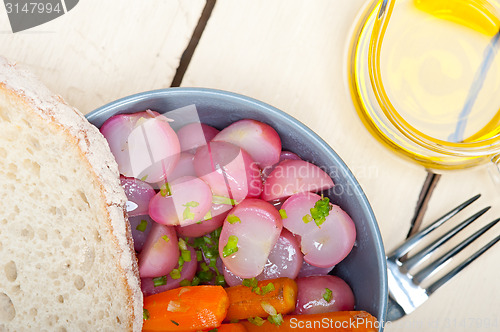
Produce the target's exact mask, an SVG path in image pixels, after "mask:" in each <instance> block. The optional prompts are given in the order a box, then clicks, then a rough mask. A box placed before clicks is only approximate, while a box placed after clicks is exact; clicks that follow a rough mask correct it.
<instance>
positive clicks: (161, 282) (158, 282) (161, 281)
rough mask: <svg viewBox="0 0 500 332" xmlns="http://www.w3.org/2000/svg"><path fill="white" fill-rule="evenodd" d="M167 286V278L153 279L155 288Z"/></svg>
mask: <svg viewBox="0 0 500 332" xmlns="http://www.w3.org/2000/svg"><path fill="white" fill-rule="evenodd" d="M166 284H167V276H161V277H157V278H153V285H154V286H155V287H158V286H163V285H166Z"/></svg>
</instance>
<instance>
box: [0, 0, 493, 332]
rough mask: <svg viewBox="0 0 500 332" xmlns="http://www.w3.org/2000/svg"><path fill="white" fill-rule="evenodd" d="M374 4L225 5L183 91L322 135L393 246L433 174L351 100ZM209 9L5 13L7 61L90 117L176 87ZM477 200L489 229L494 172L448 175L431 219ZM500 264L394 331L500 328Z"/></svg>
mask: <svg viewBox="0 0 500 332" xmlns="http://www.w3.org/2000/svg"><path fill="white" fill-rule="evenodd" d="M366 1H367V0H314V1H305V0H275V1H265V0H246V1H243V0H217V2H216V4H215V7H214V8H213V11H212V12H211V15H210V17H209V20H208V23H207V25H206V27H205V28H204V30H203V34H202V36H201V38H200V40H199V43H198V45H197V47H196V48H195V51H194V55H193V57H192V59H191V61H190V62H189V65H188V66H187V70H186V72H185V75H184V76H183V79H182V83H181V85H182V86H202V87H210V88H217V89H223V90H229V91H233V92H237V93H242V94H245V95H248V96H251V97H254V98H257V99H260V100H262V101H264V102H267V103H269V104H271V105H273V106H276V107H277V108H279V109H281V110H283V111H285V112H287V113H289V114H291V115H292V116H294V117H296V118H297V119H299V120H300V121H302V122H303V123H305V124H306V125H307V126H309V127H310V128H311V129H313V130H314V131H315V132H317V133H318V134H319V135H320V136H321V137H322V138H323V139H324V140H325V141H327V142H328V143H329V144H330V145H331V146H332V147H333V148H334V150H335V151H336V152H337V153H338V154H339V155H340V156H341V157H342V158H343V159H344V161H345V162H346V163H347V165H348V166H349V167H350V168H351V170H352V171H353V173H354V174H355V176H356V177H357V179H358V181H359V182H360V184H361V186H362V188H363V190H364V191H365V193H366V194H367V196H368V199H369V200H370V203H371V205H372V207H373V210H374V212H375V214H376V216H377V219H378V222H379V226H380V229H381V232H382V237H383V240H384V243H385V247H386V250H390V249H391V248H393V247H395V246H396V245H397V244H398V243H399V242H400V241H402V240H403V239H404V238H405V237H406V234H407V233H408V230H409V227H410V221H411V219H412V217H413V216H414V213H415V208H416V204H417V201H418V198H419V194H420V191H421V189H422V185H423V183H424V181H425V178H426V175H427V172H426V171H425V170H424V169H423V168H421V167H419V166H417V165H414V164H412V163H410V162H407V161H405V160H402V159H399V158H398V157H396V156H395V155H393V154H392V153H391V152H389V151H388V150H386V149H385V148H384V147H382V146H381V145H380V144H379V143H377V142H376V141H375V140H374V139H373V138H372V137H371V136H370V135H369V134H368V133H367V131H366V130H365V128H364V127H363V125H362V124H361V122H360V121H359V119H358V118H357V115H356V112H355V110H354V107H353V105H352V103H351V100H350V95H349V92H348V90H347V88H346V77H347V76H346V56H347V51H348V46H349V38H350V30H351V29H352V26H353V23H354V22H355V21H356V17H357V16H358V15H359V13H360V9H361V8H362V7H363V6H364V5H365V2H366ZM205 4H206V3H205V1H203V0H177V1H175V0H149V1H133V0H106V1H100V0H81V1H80V3H79V4H78V5H77V6H76V7H75V8H74V9H73V10H71V11H70V12H68V13H67V14H66V15H64V16H62V17H60V18H58V19H56V20H54V21H51V22H49V23H47V24H44V25H42V26H39V27H36V28H33V29H31V30H28V31H26V32H21V33H16V34H12V33H11V32H10V27H9V24H8V20H7V15H6V13H5V11H4V10H3V7H0V54H2V55H4V56H6V57H8V58H10V59H12V60H16V61H18V62H22V63H24V64H26V65H28V66H29V67H31V69H32V71H34V72H35V73H36V74H37V75H38V76H39V77H40V78H41V79H42V80H43V81H44V82H45V83H46V84H47V85H48V86H49V87H50V88H51V89H52V90H54V91H56V92H58V93H60V94H61V95H62V96H63V97H64V98H65V99H66V100H67V101H69V102H70V103H71V104H73V105H74V106H76V107H78V108H79V109H80V110H81V111H82V112H83V113H87V112H90V111H92V110H93V109H95V108H96V107H98V106H100V105H103V104H105V103H107V102H110V101H112V100H115V99H117V98H119V97H123V96H126V95H129V94H132V93H136V92H141V91H146V90H151V89H158V88H166V87H169V86H170V85H171V83H172V80H173V78H174V76H175V74H176V70H177V67H178V66H179V63H180V59H181V56H182V55H183V52H184V51H185V49H186V48H187V47H188V45H189V43H190V40H191V37H192V35H193V31H194V30H195V28H196V26H197V24H198V21H199V19H200V17H201V15H202V12H203V9H204V7H205ZM476 193H482V194H483V197H482V198H481V199H480V203H477V204H475V205H476V209H475V210H474V208H471V209H469V210H467V211H468V212H467V213H469V214H472V213H473V212H475V211H476V210H479V208H481V207H483V206H485V205H493V208H492V209H491V210H490V211H489V212H488V213H487V214H486V217H483V218H484V219H483V218H482V221H483V223H481V222H479V223H481V225H483V224H484V223H485V222H487V221H490V220H492V219H493V218H494V217H495V216H499V215H500V194H499V191H498V190H497V189H496V188H495V186H494V185H493V183H492V181H491V180H490V177H489V175H488V174H487V171H486V170H485V169H476V170H468V171H464V172H460V173H449V174H444V175H443V176H442V177H441V180H440V181H439V182H438V184H437V187H436V189H435V191H434V193H433V194H432V197H431V199H430V203H429V207H428V210H427V212H426V213H425V216H424V224H425V223H429V222H431V221H432V220H434V219H435V218H437V217H439V216H440V215H442V214H443V213H444V212H447V211H448V210H449V209H451V208H452V207H454V206H455V205H457V204H458V203H459V202H462V201H464V200H465V199H467V198H468V197H470V196H472V195H473V194H476ZM467 213H466V214H467ZM471 228H476V229H477V228H479V225H478V226H477V227H476V226H474V225H472V227H471ZM499 229H500V228H499V227H498V226H497V227H495V228H494V230H493V232H492V233H491V234H493V233H495V232H496V234H498V233H499ZM468 232H469V233H470V230H469V231H468ZM491 234H489V235H491ZM491 238H493V236H492V235H491V236H489V238H488V236H486V237H485V238H484V239H482V240H481V241H480V243H479V244H477V245H473V246H471V247H472V248H471V249H469V250H468V251H467V252H466V253H464V254H463V255H462V254H461V255H459V257H458V258H457V260H460V259H463V258H464V257H466V254H467V253H469V254H470V253H471V252H472V250H473V249H475V248H476V249H477V248H478V247H479V246H480V245H481V244H484V243H486V242H487V240H488V239H491ZM454 243H456V241H455V242H454ZM499 260H500V247H499V246H498V245H497V246H496V248H493V249H492V250H490V251H489V252H487V253H486V254H484V255H483V256H482V257H480V258H479V259H478V260H477V261H476V262H474V263H473V264H472V265H471V266H470V267H468V268H467V269H465V270H464V271H463V272H461V273H460V275H459V276H457V277H455V278H454V279H453V280H452V281H450V282H449V283H448V284H447V285H445V286H444V287H442V288H441V289H439V291H437V292H436V293H435V294H434V295H433V296H432V297H431V298H430V300H429V301H428V302H427V303H426V304H425V305H424V306H422V307H421V308H419V309H417V310H416V311H415V312H414V313H413V314H411V315H410V316H408V317H405V318H403V319H401V320H399V321H397V322H394V323H392V324H390V325H389V326H388V327H387V328H386V331H388V332H392V331H500V321H499V320H500V299H499V298H500V282H499V280H500V267H499V265H498V261H499ZM495 322H496V327H494V326H493V324H494V323H495ZM488 323H489V324H490V325H489V327H488Z"/></svg>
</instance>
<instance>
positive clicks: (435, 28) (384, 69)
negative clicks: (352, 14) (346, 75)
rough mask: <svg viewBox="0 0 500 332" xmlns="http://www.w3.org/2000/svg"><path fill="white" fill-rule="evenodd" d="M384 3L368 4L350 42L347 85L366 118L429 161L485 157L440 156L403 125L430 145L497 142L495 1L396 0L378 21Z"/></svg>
mask: <svg viewBox="0 0 500 332" xmlns="http://www.w3.org/2000/svg"><path fill="white" fill-rule="evenodd" d="M381 3H382V1H378V2H376V3H375V4H374V5H373V6H372V8H370V9H369V10H368V11H367V13H366V15H365V16H364V19H363V21H362V22H361V24H360V26H359V29H358V34H357V35H356V37H355V39H354V41H353V44H352V49H353V53H352V57H351V66H350V67H351V72H350V82H351V86H350V88H351V93H352V96H353V99H354V102H355V105H356V107H357V109H358V112H359V114H360V117H361V119H362V120H363V122H364V124H365V125H366V126H367V127H368V128H369V129H370V131H371V132H372V133H373V134H374V135H375V137H376V138H377V139H379V140H380V141H381V142H382V143H384V144H385V145H387V146H388V147H390V148H391V149H393V150H394V151H396V152H398V153H401V154H403V155H405V156H406V157H409V158H411V159H413V160H415V161H417V162H419V163H421V164H423V165H425V166H426V167H430V168H463V167H468V166H472V165H473V164H475V163H476V161H479V159H481V160H482V159H484V158H478V157H477V156H475V155H473V154H471V155H470V157H463V156H462V157H460V158H459V159H460V160H458V159H457V160H454V161H452V162H449V161H446V160H440V158H443V159H446V158H448V157H446V156H442V155H441V154H437V153H428V151H426V150H428V149H429V147H427V148H426V149H424V148H422V147H420V146H418V145H419V142H418V140H416V139H415V140H413V141H412V139H408V137H409V136H411V135H409V134H408V133H407V132H406V131H411V132H414V133H416V135H417V136H418V137H421V138H422V140H423V141H426V142H427V143H428V144H429V145H430V146H432V144H435V145H436V146H438V147H441V146H446V145H447V144H450V145H453V144H455V143H457V144H460V143H471V144H475V145H477V146H478V147H481V144H483V143H484V144H489V145H491V144H492V140H495V139H496V138H498V140H496V142H497V143H499V145H500V137H499V136H500V55H498V56H497V54H496V53H497V48H498V47H497V46H498V38H499V37H500V33H499V30H500V13H499V12H498V10H499V8H500V4H499V3H498V2H497V1H486V0H395V1H392V3H391V4H390V5H391V8H389V9H388V11H387V12H386V13H385V14H386V15H388V17H386V18H385V21H384V23H385V24H383V25H380V22H377V18H378V15H379V9H380V5H381ZM374 29H375V33H373V31H374ZM377 30H379V31H377ZM377 32H378V34H377ZM376 38H379V39H381V40H375V39H376ZM377 46H378V49H377V50H374V48H376V47H377ZM374 57H376V58H377V59H374ZM370 64H371V65H370ZM373 68H375V69H373ZM384 101H385V102H384ZM386 116H387V117H388V118H390V117H391V116H392V120H394V121H391V120H389V121H388V120H387V119H386V118H385V117H386ZM393 122H397V123H402V124H403V125H401V126H403V128H401V126H399V125H398V124H394V123H393ZM412 145H414V146H412ZM457 146H458V145H457ZM431 150H432V148H431ZM449 158H453V157H452V156H451V157H449ZM468 159H470V160H468Z"/></svg>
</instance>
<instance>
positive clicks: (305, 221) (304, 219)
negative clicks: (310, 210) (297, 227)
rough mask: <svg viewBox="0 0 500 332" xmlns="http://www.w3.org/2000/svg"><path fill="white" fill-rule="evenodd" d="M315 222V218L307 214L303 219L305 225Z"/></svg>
mask: <svg viewBox="0 0 500 332" xmlns="http://www.w3.org/2000/svg"><path fill="white" fill-rule="evenodd" d="M313 220H314V219H313V217H311V216H310V215H308V214H306V215H305V216H303V217H302V221H303V222H304V224H307V223H310V222H311V221H313Z"/></svg>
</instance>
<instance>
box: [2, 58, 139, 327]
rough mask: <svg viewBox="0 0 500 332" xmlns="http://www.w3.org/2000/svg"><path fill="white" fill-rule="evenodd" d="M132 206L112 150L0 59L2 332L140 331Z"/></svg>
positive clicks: (84, 123)
mask: <svg viewBox="0 0 500 332" xmlns="http://www.w3.org/2000/svg"><path fill="white" fill-rule="evenodd" d="M125 202H126V197H125V194H124V192H123V190H122V188H121V186H120V182H119V175H118V167H117V165H116V162H115V161H114V159H113V156H112V154H111V152H110V150H109V147H108V145H107V142H106V140H105V139H104V137H103V136H102V135H101V134H100V133H99V131H98V130H97V129H96V128H95V127H94V126H92V125H91V124H90V123H89V122H88V121H87V120H86V119H85V117H84V116H83V115H82V114H81V113H79V112H78V111H77V110H76V109H74V108H72V107H70V106H68V105H67V104H66V103H65V102H64V101H63V99H62V98H61V97H60V96H57V95H54V94H52V93H51V92H50V91H49V90H48V89H47V88H46V87H44V86H43V85H42V84H41V83H40V82H39V81H38V80H37V79H36V78H35V77H34V76H33V75H32V74H30V73H29V72H28V71H27V70H24V69H22V68H20V67H19V66H18V65H16V64H13V63H9V62H8V61H7V60H6V59H4V58H2V57H0V331H140V330H141V327H142V293H141V290H140V279H139V275H138V269H137V260H136V257H135V254H134V251H133V242H132V238H131V232H130V225H129V223H128V221H127V218H126V214H125V208H124V207H125Z"/></svg>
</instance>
